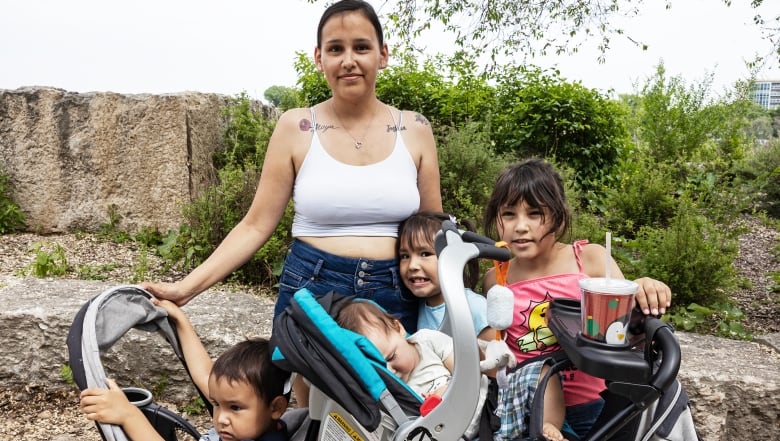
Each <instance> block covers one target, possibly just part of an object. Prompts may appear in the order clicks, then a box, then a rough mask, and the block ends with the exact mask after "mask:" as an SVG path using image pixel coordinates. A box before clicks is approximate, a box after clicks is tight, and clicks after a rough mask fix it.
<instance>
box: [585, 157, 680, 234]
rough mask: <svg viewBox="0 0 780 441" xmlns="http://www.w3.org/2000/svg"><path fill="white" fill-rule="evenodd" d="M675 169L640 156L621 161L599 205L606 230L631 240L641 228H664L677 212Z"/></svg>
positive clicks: (598, 208)
mask: <svg viewBox="0 0 780 441" xmlns="http://www.w3.org/2000/svg"><path fill="white" fill-rule="evenodd" d="M673 167H674V166H672V165H669V164H666V163H654V161H653V160H652V159H650V158H648V157H646V156H644V155H642V154H640V153H637V154H636V155H635V156H634V157H633V158H631V159H626V160H623V161H621V164H620V167H619V168H618V170H617V172H616V174H615V178H614V179H613V182H614V185H613V186H611V187H608V188H606V189H604V198H603V200H601V201H600V202H598V203H597V204H596V208H597V210H598V211H600V214H601V215H602V216H604V219H605V221H606V224H607V227H608V228H610V229H612V231H614V232H615V234H617V235H619V236H625V237H627V238H629V239H630V238H633V237H634V235H635V233H636V231H638V230H639V229H640V228H642V227H659V228H660V227H665V226H666V225H667V224H668V222H669V219H671V218H672V216H674V213H675V211H676V209H677V197H678V193H679V192H678V185H677V181H676V180H675V178H674V176H673ZM651 170H652V171H651Z"/></svg>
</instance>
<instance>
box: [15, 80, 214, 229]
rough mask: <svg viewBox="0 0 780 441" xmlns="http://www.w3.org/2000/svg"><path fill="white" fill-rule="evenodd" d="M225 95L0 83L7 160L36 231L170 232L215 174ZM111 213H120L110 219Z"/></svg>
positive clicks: (18, 200) (22, 205)
mask: <svg viewBox="0 0 780 441" xmlns="http://www.w3.org/2000/svg"><path fill="white" fill-rule="evenodd" d="M226 100H227V97H225V96H221V95H216V94H203V93H194V92H193V93H181V94H168V95H145V94H140V95H121V94H117V93H110V92H104V93H98V92H93V93H81V94H80V93H74V92H66V91H64V90H62V89H54V88H20V89H16V90H2V89H0V162H2V164H4V166H5V173H7V174H8V175H9V176H10V184H11V185H12V188H13V189H14V198H15V200H16V203H17V204H19V206H20V208H21V210H22V211H23V212H24V215H25V217H26V220H27V225H28V227H29V228H30V230H31V231H37V232H39V233H42V234H47V233H54V232H65V231H74V230H88V231H90V230H91V231H94V230H96V229H97V228H98V227H99V226H100V225H101V224H108V223H109V222H112V221H115V220H116V219H117V216H121V222H122V224H121V225H122V228H124V229H125V230H126V231H137V230H139V229H141V228H142V227H152V228H158V229H160V230H161V231H167V230H168V229H170V228H178V226H179V224H180V223H181V204H182V202H189V201H190V200H191V198H192V197H193V196H194V195H197V194H198V193H199V192H200V191H202V190H203V189H204V188H206V186H207V185H208V184H209V183H210V182H212V180H213V174H214V173H213V168H212V166H211V157H212V154H213V152H214V151H215V149H217V148H218V147H219V146H221V145H222V135H223V132H224V130H225V124H226V123H225V119H224V117H223V116H222V115H221V113H220V112H221V109H222V107H223V106H224V105H225V104H226V102H227V101H226ZM112 217H113V219H112Z"/></svg>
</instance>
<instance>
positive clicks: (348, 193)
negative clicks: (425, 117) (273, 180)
mask: <svg viewBox="0 0 780 441" xmlns="http://www.w3.org/2000/svg"><path fill="white" fill-rule="evenodd" d="M311 119H312V127H315V128H316V127H317V123H316V120H315V116H314V108H312V109H311ZM398 126H399V127H401V121H400V117H399V123H398ZM365 148H371V147H365ZM293 203H294V207H295V217H294V218H293V225H292V235H293V237H301V236H314V237H323V236H389V237H398V224H399V223H400V222H401V221H402V220H404V219H406V218H407V217H409V216H410V215H411V214H413V213H415V212H416V211H417V210H418V209H419V207H420V192H419V190H418V189H417V167H416V166H415V164H414V160H413V159H412V155H411V154H410V153H409V150H407V148H406V144H405V143H404V140H403V137H402V136H401V133H400V132H396V137H395V146H394V147H393V151H392V152H391V153H390V156H388V157H387V158H385V159H383V160H382V161H379V162H376V163H374V164H369V165H349V164H344V163H343V162H340V161H337V160H336V159H334V158H333V157H332V156H330V154H328V152H327V151H326V150H325V148H324V147H323V146H322V144H321V143H320V139H319V137H318V136H317V130H316V129H315V130H314V134H313V136H312V138H311V146H310V147H309V151H308V152H307V153H306V157H305V158H304V159H303V163H302V164H301V168H300V169H299V170H298V175H297V176H296V177H295V186H294V188H293Z"/></svg>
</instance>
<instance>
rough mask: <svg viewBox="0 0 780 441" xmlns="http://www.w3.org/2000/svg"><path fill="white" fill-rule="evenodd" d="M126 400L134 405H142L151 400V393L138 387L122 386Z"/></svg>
mask: <svg viewBox="0 0 780 441" xmlns="http://www.w3.org/2000/svg"><path fill="white" fill-rule="evenodd" d="M122 392H124V393H125V396H126V397H127V400H128V401H130V404H132V405H133V406H135V407H144V406H147V405H148V404H150V403H151V402H152V393H151V392H149V391H148V390H146V389H141V388H140V387H123V388H122Z"/></svg>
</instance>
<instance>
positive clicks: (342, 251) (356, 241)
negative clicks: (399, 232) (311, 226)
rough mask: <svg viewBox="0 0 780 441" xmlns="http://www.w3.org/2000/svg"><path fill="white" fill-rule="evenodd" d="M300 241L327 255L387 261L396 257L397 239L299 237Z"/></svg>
mask: <svg viewBox="0 0 780 441" xmlns="http://www.w3.org/2000/svg"><path fill="white" fill-rule="evenodd" d="M298 240H300V241H302V242H306V243H307V244H309V245H311V246H313V247H315V248H318V249H320V250H322V251H325V252H326V253H330V254H336V255H339V256H344V257H355V258H360V257H363V258H366V259H373V260H387V259H394V258H395V256H396V249H395V248H396V240H397V239H396V238H395V237H357V236H338V237H298Z"/></svg>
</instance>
